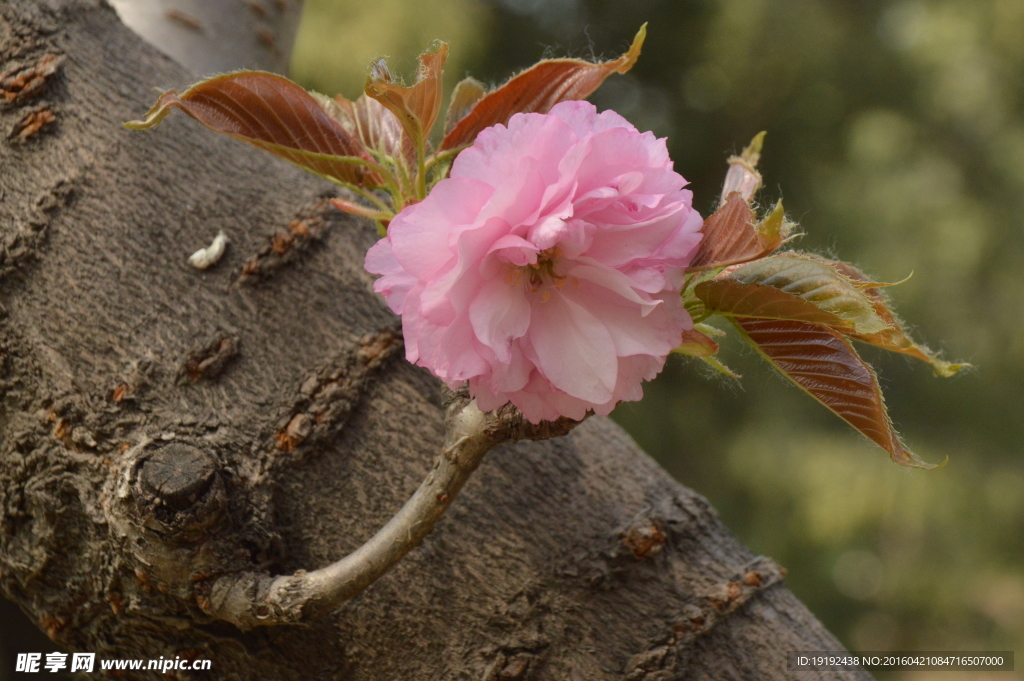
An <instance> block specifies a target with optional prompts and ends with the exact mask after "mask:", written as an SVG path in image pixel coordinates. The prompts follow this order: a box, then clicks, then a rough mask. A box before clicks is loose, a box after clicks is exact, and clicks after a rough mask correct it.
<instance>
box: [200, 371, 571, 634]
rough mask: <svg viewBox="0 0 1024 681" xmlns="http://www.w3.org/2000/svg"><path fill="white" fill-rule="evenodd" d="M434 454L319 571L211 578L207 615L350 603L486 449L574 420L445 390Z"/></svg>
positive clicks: (439, 508)
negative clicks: (385, 511) (376, 525)
mask: <svg viewBox="0 0 1024 681" xmlns="http://www.w3.org/2000/svg"><path fill="white" fill-rule="evenodd" d="M448 398H449V399H448V402H447V407H446V418H445V423H446V435H445V442H444V448H443V449H442V450H441V456H439V457H438V458H437V459H436V460H435V461H434V466H433V469H432V470H431V471H430V473H428V474H427V477H426V478H425V479H424V480H423V482H422V483H420V486H419V488H418V489H417V490H416V492H415V493H414V494H413V495H412V497H411V498H410V499H409V500H408V501H407V502H405V505H404V506H402V508H401V509H400V510H399V511H398V513H396V514H395V515H394V516H393V517H392V518H391V520H389V521H388V522H387V524H386V525H384V527H382V528H381V529H380V530H379V531H378V532H377V534H375V535H374V536H373V537H371V538H370V539H369V540H368V541H367V542H366V543H365V544H363V545H362V546H360V547H359V548H358V549H356V550H355V551H353V552H352V553H350V554H349V555H347V556H345V557H344V558H342V559H341V560H339V561H338V562H336V563H334V564H332V565H328V566H327V567H325V568H321V569H319V570H314V571H312V572H306V571H304V570H300V571H298V572H296V573H295V574H292V575H280V576H277V577H271V576H269V575H267V574H265V573H263V574H258V573H252V572H244V573H240V574H232V575H225V576H222V577H217V578H215V579H213V580H211V581H210V582H207V583H205V584H204V585H203V586H202V587H200V591H203V592H205V593H203V594H201V595H202V596H204V597H203V598H198V599H197V600H198V601H199V603H200V604H201V606H202V608H203V610H205V611H206V612H207V614H209V615H211V616H213V617H216V618H217V619H221V620H225V621H227V622H231V623H232V624H234V625H235V626H237V627H239V628H240V629H242V630H249V629H252V628H254V627H257V626H268V625H276V624H294V623H297V622H300V621H302V620H305V619H309V618H312V617H316V616H318V615H322V614H324V613H326V612H329V611H331V610H333V609H335V608H337V607H338V606H340V605H341V604H343V603H345V602H346V601H349V600H351V599H352V598H353V597H355V596H356V595H358V594H359V593H360V592H362V591H363V589H365V588H366V587H368V586H369V585H370V584H372V583H373V582H374V581H376V580H377V579H378V578H379V577H380V576H381V575H383V574H384V573H385V572H387V571H388V569H390V568H391V566H392V565H394V564H395V563H397V562H398V561H399V560H401V559H402V558H403V557H404V556H405V555H406V554H407V553H409V551H411V550H412V549H413V548H415V547H416V546H418V545H419V544H420V543H421V542H422V541H423V538H424V537H426V536H427V535H428V534H430V532H431V531H432V530H433V529H434V525H436V524H437V521H438V520H440V519H441V516H442V515H444V512H445V511H446V510H448V507H449V506H450V505H451V503H452V501H453V500H454V499H455V496H456V495H457V494H458V493H459V491H460V490H461V489H462V487H463V485H465V484H466V480H468V479H469V476H470V475H471V474H472V473H473V471H474V470H476V468H477V466H479V465H480V461H481V460H482V459H483V457H484V455H485V454H486V453H487V452H488V451H490V450H491V448H492V447H494V446H496V445H498V444H501V443H504V442H514V441H516V440H523V439H532V440H537V439H547V438H550V437H558V436H561V435H565V434H566V433H568V432H569V431H570V430H572V429H573V428H575V427H576V426H577V425H578V424H579V423H580V422H579V421H573V420H570V419H559V420H558V421H551V422H548V421H545V422H541V423H540V424H539V425H533V424H530V423H529V422H527V421H526V420H525V419H524V418H523V416H522V414H521V413H520V412H519V410H517V409H516V408H515V407H512V406H511V405H506V406H505V407H501V408H500V409H497V410H495V411H493V412H488V413H486V414H485V413H484V412H482V411H480V409H479V408H478V407H477V405H476V401H475V400H470V398H469V396H468V394H467V393H466V392H465V390H464V389H463V390H461V391H459V392H457V393H449V394H448Z"/></svg>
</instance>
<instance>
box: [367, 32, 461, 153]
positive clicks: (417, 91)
mask: <svg viewBox="0 0 1024 681" xmlns="http://www.w3.org/2000/svg"><path fill="white" fill-rule="evenodd" d="M447 59H448V45H447V44H445V43H438V44H437V45H436V47H435V48H434V50H433V51H428V52H424V53H423V54H421V55H420V68H419V72H418V73H417V74H416V82H415V83H413V84H412V85H410V86H408V87H406V86H405V85H401V84H399V83H396V82H394V79H393V78H392V77H391V74H390V72H389V71H388V69H387V64H385V62H384V60H378V61H377V63H376V64H374V66H373V68H372V69H371V70H370V77H369V79H368V80H367V81H366V95H367V96H368V97H371V98H373V99H375V100H377V101H378V102H380V103H381V104H383V105H384V106H385V107H386V108H388V109H389V110H390V111H391V113H393V114H394V115H395V116H396V117H397V118H398V122H399V123H400V124H401V125H402V128H403V129H404V130H405V133H406V134H407V135H408V136H409V139H411V140H412V142H413V144H414V145H415V147H416V148H419V145H420V144H421V143H423V141H424V140H425V139H426V136H427V135H428V134H429V133H430V129H431V128H432V127H433V126H434V121H435V120H437V114H438V113H439V112H440V111H441V94H442V90H441V73H442V71H444V63H445V61H446V60H447Z"/></svg>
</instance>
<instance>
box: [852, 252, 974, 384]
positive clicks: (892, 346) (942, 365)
mask: <svg viewBox="0 0 1024 681" xmlns="http://www.w3.org/2000/svg"><path fill="white" fill-rule="evenodd" d="M832 264H833V266H834V267H836V268H837V269H838V270H839V271H840V272H842V273H843V275H845V276H846V277H847V278H849V279H850V280H851V281H853V282H854V283H855V284H857V285H859V286H862V288H861V291H863V293H864V295H866V296H867V297H868V298H869V299H870V300H871V303H872V305H873V306H874V310H875V313H876V314H877V315H878V316H879V317H880V318H881V319H882V320H883V321H885V323H886V324H887V325H888V327H887V328H886V329H883V330H882V331H880V332H878V333H854V334H850V337H851V338H853V339H854V340H858V341H861V342H862V343H868V344H870V345H874V346H876V347H879V348H883V349H885V350H890V351H892V352H899V353H902V354H904V355H910V356H911V357H915V358H917V359H919V360H921V361H923V362H927V363H928V364H930V365H931V367H932V371H934V372H935V373H936V374H937V375H939V376H942V377H943V378H949V377H951V376H955V375H956V374H957V373H958V372H959V371H960V370H961V369H966V368H969V367H970V366H971V365H970V364H968V363H967V362H947V361H945V360H943V359H940V358H939V356H938V354H937V353H935V352H933V351H932V350H930V349H929V348H928V347H926V346H924V345H921V344H919V343H917V342H916V341H914V339H913V338H911V337H910V334H909V333H908V332H907V329H906V326H905V325H904V324H903V321H902V320H901V319H900V318H899V317H897V316H896V313H895V312H894V311H893V310H892V307H891V306H890V304H889V301H888V300H887V299H886V296H885V294H884V293H883V292H882V290H881V289H882V288H883V286H882V285H878V284H877V282H872V281H871V279H870V278H869V277H867V276H866V275H865V274H864V273H863V272H861V271H860V270H858V269H857V268H856V267H854V266H853V265H850V264H849V263H845V262H838V261H835V262H832ZM869 284H874V285H869Z"/></svg>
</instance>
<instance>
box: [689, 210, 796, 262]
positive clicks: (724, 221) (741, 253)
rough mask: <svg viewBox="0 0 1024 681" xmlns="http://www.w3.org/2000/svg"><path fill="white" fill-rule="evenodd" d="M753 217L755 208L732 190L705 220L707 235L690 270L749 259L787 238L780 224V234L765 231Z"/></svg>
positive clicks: (702, 228)
mask: <svg viewBox="0 0 1024 681" xmlns="http://www.w3.org/2000/svg"><path fill="white" fill-rule="evenodd" d="M769 217H770V216H769ZM754 219H755V216H754V211H753V210H751V208H750V205H749V204H748V203H747V202H746V200H745V199H744V198H743V196H742V195H741V194H740V193H739V192H732V193H731V194H729V197H728V198H727V199H726V200H725V203H724V204H722V207H721V208H719V209H718V210H716V211H715V212H714V213H712V214H711V215H710V216H709V217H708V218H707V219H706V220H705V221H704V226H703V227H701V232H702V233H703V234H704V238H703V239H701V242H700V247H699V248H698V250H697V255H695V256H694V258H693V261H692V262H691V263H690V266H689V267H688V268H687V271H688V272H699V271H701V270H708V269H713V268H715V267H724V266H726V265H735V264H737V263H744V262H749V261H751V260H756V259H757V258H763V257H765V256H766V255H768V254H770V253H771V252H772V251H774V250H775V249H776V248H778V247H779V246H780V245H781V244H782V242H783V240H784V239H785V235H784V234H782V232H781V227H780V231H779V232H778V233H777V234H774V235H772V234H771V232H770V231H768V230H766V232H767V235H765V234H762V233H761V232H759V231H758V230H757V228H755V226H754Z"/></svg>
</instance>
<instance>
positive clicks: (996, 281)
mask: <svg viewBox="0 0 1024 681" xmlns="http://www.w3.org/2000/svg"><path fill="white" fill-rule="evenodd" d="M306 2H307V9H306V12H307V14H306V16H305V18H304V21H303V24H302V29H301V32H300V36H299V41H298V44H297V47H296V50H295V54H294V62H293V76H294V77H295V78H297V79H298V80H299V81H300V82H302V83H303V84H304V85H306V86H307V87H312V88H315V89H317V90H320V91H323V92H326V93H330V94H334V93H338V92H340V93H343V94H345V95H347V96H349V97H355V96H356V95H358V94H359V91H360V87H361V85H362V84H363V82H364V79H365V73H366V65H367V64H368V62H369V61H370V60H371V59H372V58H374V57H377V56H381V55H388V56H390V57H391V59H390V63H391V64H392V65H393V66H394V67H395V70H397V71H399V72H403V73H405V74H406V76H407V77H408V76H411V74H412V70H413V65H414V59H415V56H416V54H418V53H419V52H420V51H422V50H423V49H424V48H426V47H427V45H429V44H430V42H431V41H432V40H433V39H435V38H441V39H444V40H447V41H449V42H450V43H451V48H452V61H451V62H450V63H449V67H448V86H449V87H451V86H452V85H454V83H455V82H456V81H457V80H458V79H459V78H461V77H462V76H463V75H466V74H468V73H471V74H472V75H474V76H475V77H477V78H480V79H482V80H484V81H486V82H490V83H492V84H497V83H500V82H502V81H503V80H505V79H506V78H507V77H508V76H509V75H510V74H511V73H513V72H515V71H517V70H519V69H522V68H525V67H527V66H529V65H530V64H532V63H533V62H534V61H536V60H537V59H538V58H540V57H542V56H563V55H571V56H579V57H598V58H610V57H614V56H617V55H618V54H619V53H621V52H622V51H623V50H624V49H625V48H626V47H627V46H628V45H629V42H630V40H631V38H632V36H633V34H634V33H635V32H636V30H637V28H638V27H639V26H640V24H641V23H642V22H644V21H649V22H650V26H649V34H648V40H647V43H646V44H645V46H644V50H643V56H642V57H641V58H640V61H639V63H638V64H637V66H636V67H635V68H634V69H633V70H632V71H631V72H630V73H629V74H628V75H626V76H613V77H612V78H611V79H609V81H608V82H607V83H606V84H605V86H604V87H603V88H602V89H601V90H600V91H598V93H597V94H596V95H595V96H594V97H592V100H593V101H594V102H595V103H596V104H597V105H598V106H599V107H600V108H613V109H615V110H617V111H618V112H619V113H621V114H623V115H625V116H626V117H627V118H629V119H630V120H632V121H633V123H635V124H636V125H637V127H639V128H640V129H641V130H646V129H650V130H653V131H654V132H655V133H657V134H658V135H659V136H667V137H668V144H669V149H670V151H671V152H672V157H673V159H674V160H675V163H676V169H677V170H678V171H679V172H681V173H682V174H683V175H684V176H685V177H686V178H687V179H689V180H691V182H692V188H693V190H694V192H695V196H696V199H695V206H696V207H697V208H699V209H700V210H701V212H702V213H703V214H704V215H707V213H708V212H709V211H710V210H711V209H712V208H713V206H714V203H715V199H716V196H717V192H718V189H719V188H720V186H721V181H722V178H723V174H724V171H725V167H726V166H725V159H726V157H727V156H728V155H729V154H730V153H734V152H736V151H738V150H739V149H741V148H742V147H743V146H744V145H745V144H746V142H748V141H749V140H750V138H751V137H752V136H753V135H754V134H755V133H756V132H758V131H759V130H767V131H768V137H767V141H766V146H765V154H764V158H763V160H762V165H761V168H762V171H763V174H764V176H765V190H763V192H762V195H761V199H762V201H763V202H764V203H765V204H768V203H770V202H773V201H774V200H775V199H777V198H780V197H782V198H784V199H785V204H786V207H787V209H788V212H789V214H790V216H791V217H792V218H793V219H795V220H797V221H798V222H799V223H800V224H801V226H802V228H803V231H804V232H805V233H806V234H807V236H806V237H804V238H803V240H802V241H801V242H800V243H799V247H801V248H806V249H809V250H814V251H817V252H821V253H827V254H830V255H834V256H840V257H842V258H843V259H846V260H849V261H851V262H853V263H855V264H857V265H859V266H860V267H862V268H863V269H865V270H866V271H868V272H869V273H870V274H872V275H874V276H875V277H877V278H878V280H881V281H898V280H901V279H904V278H905V277H906V276H907V275H908V274H910V273H911V272H913V273H914V275H913V277H912V278H911V279H910V280H909V281H908V282H906V283H905V284H902V285H900V286H898V287H896V288H894V289H890V291H891V293H892V296H893V298H894V300H895V302H896V305H897V309H898V310H899V311H900V312H901V313H902V315H903V316H904V317H905V318H906V319H907V320H908V321H909V322H911V323H912V324H913V325H914V326H915V327H916V332H917V335H918V337H919V338H920V339H921V340H923V341H925V342H926V343H929V344H931V345H932V346H933V347H935V348H941V349H943V350H944V351H945V354H946V357H947V358H948V359H963V360H966V361H969V362H972V363H973V364H975V365H976V369H974V370H972V371H970V372H967V373H966V375H961V376H959V377H957V378H955V379H952V380H944V379H938V378H935V377H933V375H932V373H931V371H930V369H929V368H928V367H927V366H925V365H923V364H915V363H913V362H912V361H910V360H908V359H906V358H903V357H900V356H890V355H886V353H882V352H872V351H869V350H865V351H864V355H865V356H866V357H867V358H868V359H870V360H871V361H872V362H874V363H875V364H876V366H877V367H878V369H879V372H880V375H881V380H882V384H883V387H884V389H885V390H886V395H887V398H888V404H889V407H890V410H891V413H892V416H893V419H894V421H895V422H896V424H897V426H898V428H899V429H900V430H901V432H902V433H903V435H904V437H905V439H906V441H907V443H908V444H909V445H910V446H911V447H912V448H913V449H914V450H915V451H916V452H917V453H918V454H919V455H920V456H921V457H922V458H924V459H926V460H929V461H936V462H937V461H941V460H942V459H943V458H945V457H946V456H948V457H949V465H948V466H946V467H945V468H943V469H940V470H937V471H932V472H922V471H907V470H903V469H900V468H898V467H897V466H895V465H894V464H891V463H890V462H889V461H888V458H887V455H886V454H885V453H884V452H883V451H882V450H880V449H878V448H876V447H874V446H872V445H871V444H870V443H868V442H867V440H865V439H864V438H861V437H859V436H858V435H857V434H856V433H855V432H853V431H852V430H851V429H850V428H848V427H847V426H846V425H845V424H843V423H842V422H841V421H840V420H839V419H838V418H836V417H835V416H833V415H832V414H830V413H828V412H827V411H826V410H825V409H824V408H822V407H820V406H819V405H818V404H817V403H815V402H814V401H813V400H811V399H810V398H809V397H807V396H805V395H804V394H803V393H801V392H800V391H799V390H797V389H796V388H793V387H791V386H790V385H789V384H788V383H786V382H785V381H783V380H782V379H780V378H778V377H777V376H775V375H774V374H773V373H772V372H771V370H770V369H769V368H768V367H767V365H765V364H764V363H763V362H761V361H760V360H759V359H757V357H756V356H754V355H753V353H751V352H750V351H745V350H744V349H743V348H742V347H740V345H739V344H737V343H735V342H732V343H727V344H726V347H725V349H724V350H723V354H722V357H723V359H725V361H726V362H727V363H728V364H729V365H730V366H732V367H733V368H734V369H736V370H737V371H739V372H740V373H741V374H743V381H742V384H741V386H736V385H733V384H731V383H729V382H727V381H723V380H721V379H719V378H717V377H713V376H709V375H708V372H707V371H705V370H704V369H702V367H700V366H695V365H693V364H689V363H687V362H686V361H685V360H682V359H678V358H677V359H674V360H673V361H670V365H669V367H668V369H667V370H666V371H665V372H664V373H663V374H662V375H661V376H660V377H659V378H658V379H657V380H656V381H654V382H653V383H652V384H650V385H649V387H648V388H647V390H646V397H645V399H644V400H643V402H641V403H637V404H628V405H623V406H621V407H620V408H619V409H618V410H617V411H616V412H615V414H614V417H615V418H616V420H618V421H619V423H621V424H622V425H623V426H625V427H626V428H627V429H628V430H629V431H630V432H631V433H632V434H633V436H634V438H636V440H637V441H638V442H639V443H640V444H641V445H642V446H643V447H644V448H645V449H646V450H647V451H648V452H650V453H651V454H652V455H654V456H655V457H656V458H657V459H658V461H660V462H661V463H662V465H664V466H665V467H666V468H667V469H668V470H669V471H671V472H672V474H673V475H675V476H676V477H677V478H678V479H679V480H680V481H682V482H683V483H685V484H686V485H688V486H690V487H692V488H694V489H696V490H697V491H698V492H700V493H701V494H704V495H705V496H707V497H708V498H709V499H710V501H711V502H712V503H713V504H714V506H715V507H716V508H717V509H718V510H719V512H720V513H721V514H722V516H723V518H724V519H725V522H726V523H727V524H728V525H729V527H730V528H731V529H732V530H733V531H734V532H735V533H736V534H737V535H738V536H739V538H740V539H741V540H742V541H743V542H744V543H745V544H747V545H748V546H750V547H751V548H752V549H753V550H755V551H757V552H760V553H764V554H767V555H770V556H773V557H774V558H776V559H777V560H778V561H780V562H781V563H782V564H783V565H786V566H787V567H788V568H789V570H790V572H789V577H788V579H787V582H788V584H789V586H790V587H791V588H792V589H793V591H794V592H796V594H797V595H798V596H799V597H800V598H801V599H802V600H803V601H804V602H805V603H806V604H807V605H808V606H809V607H810V608H811V610H812V611H814V613H815V614H817V615H818V617H819V618H821V620H822V621H823V622H824V623H825V624H826V625H827V626H828V627H829V629H831V630H832V631H833V632H834V633H835V634H836V635H837V636H838V637H839V638H840V640H842V641H843V643H844V644H846V645H847V646H849V647H851V648H854V649H860V650H886V649H888V650H893V649H896V650H899V649H918V650H971V649H989V650H995V649H1002V650H1006V649H1011V650H1012V649H1014V648H1017V649H1019V650H1024V645H1022V644H1024V563H1022V558H1024V460H1022V457H1021V442H1022V439H1024V418H1022V417H1021V416H1022V409H1021V401H1022V397H1024V395H1022V393H1024V248H1022V242H1024V228H1022V221H1024V1H1022V0H931V1H929V0H896V1H883V0H718V1H714V2H713V1H711V0H703V1H701V0H494V1H491V2H482V1H481V0H377V2H374V3H366V2H364V1H363V0H306ZM1020 667H1024V661H1021V663H1020V664H1019V667H1018V668H1020ZM878 676H879V678H886V677H885V675H884V674H879V675H878ZM911 676H912V677H913V678H916V679H922V678H927V676H928V675H927V674H925V673H921V672H917V673H915V674H912V675H911ZM939 676H940V677H941V678H943V679H947V680H949V681H952V680H953V679H956V678H980V677H978V676H977V675H971V674H955V673H950V672H943V673H941V674H939ZM997 676H998V678H1008V677H1011V678H1012V677H1013V675H1008V674H1001V675H997ZM889 678H892V677H889ZM1017 678H1024V676H1021V675H1020V673H1019V672H1018V673H1017Z"/></svg>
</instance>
